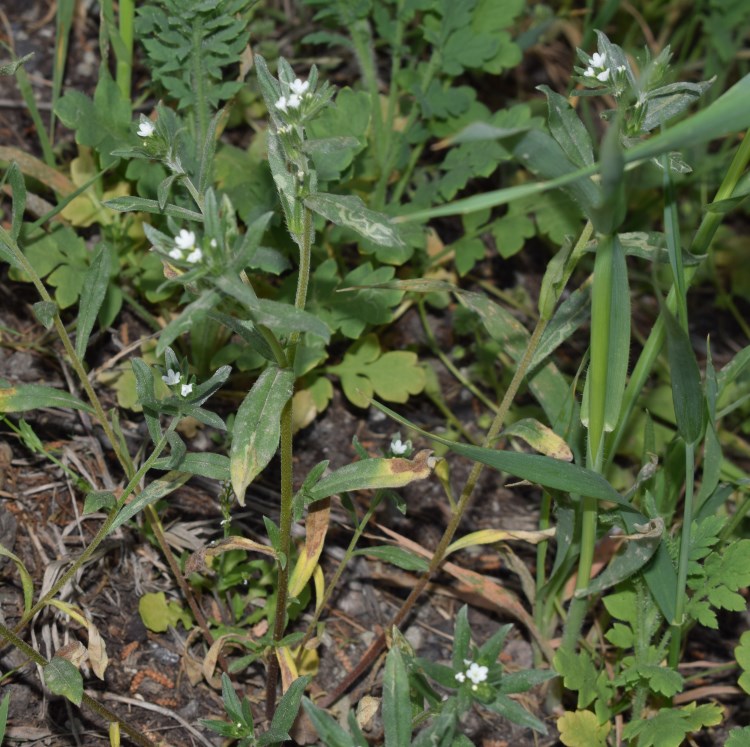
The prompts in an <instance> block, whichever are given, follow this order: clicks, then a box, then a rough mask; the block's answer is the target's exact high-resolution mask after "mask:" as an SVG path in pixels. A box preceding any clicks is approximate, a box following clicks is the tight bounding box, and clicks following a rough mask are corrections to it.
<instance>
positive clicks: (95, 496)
mask: <svg viewBox="0 0 750 747" xmlns="http://www.w3.org/2000/svg"><path fill="white" fill-rule="evenodd" d="M116 504H117V498H115V496H114V493H110V491H109V490H92V491H91V492H90V493H88V494H87V495H86V500H85V501H84V502H83V513H84V515H86V514H93V513H94V511H98V510H99V509H100V508H104V509H106V510H107V511H109V510H110V509H113V508H114V507H115V505H116Z"/></svg>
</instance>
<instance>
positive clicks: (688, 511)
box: [669, 444, 695, 669]
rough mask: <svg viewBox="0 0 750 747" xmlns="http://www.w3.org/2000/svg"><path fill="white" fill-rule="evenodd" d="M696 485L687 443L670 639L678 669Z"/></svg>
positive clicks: (692, 455) (671, 658) (690, 446)
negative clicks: (683, 499) (683, 497)
mask: <svg viewBox="0 0 750 747" xmlns="http://www.w3.org/2000/svg"><path fill="white" fill-rule="evenodd" d="M694 485H695V444H685V503H684V508H683V511H682V535H681V537H680V556H679V560H678V564H677V588H676V590H675V592H676V600H675V614H674V620H673V621H672V637H671V638H670V641H669V665H670V666H671V667H672V668H673V669H676V668H677V665H678V664H679V662H680V648H681V647H682V635H681V633H682V624H683V619H682V618H683V615H684V613H685V601H686V599H687V595H686V588H687V577H688V563H689V561H690V531H691V529H692V524H693V508H694V506H693V493H694Z"/></svg>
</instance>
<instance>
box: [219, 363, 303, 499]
mask: <svg viewBox="0 0 750 747" xmlns="http://www.w3.org/2000/svg"><path fill="white" fill-rule="evenodd" d="M293 390H294V373H293V372H292V371H291V370H289V369H287V368H267V369H266V370H265V371H264V372H263V373H262V374H261V375H260V377H259V378H258V380H257V381H256V382H255V384H253V387H252V389H251V390H250V391H249V392H248V393H247V396H246V397H245V399H244V401H243V402H242V404H241V405H240V409H239V410H238V411H237V417H236V418H235V421H234V429H233V431H232V447H231V449H230V452H229V458H230V468H229V470H230V474H231V478H232V488H233V489H234V492H235V494H236V495H237V500H238V501H239V503H240V505H241V506H244V505H245V491H246V490H247V486H248V485H249V484H250V483H251V482H252V481H253V480H254V479H255V478H256V477H257V476H258V474H260V472H261V471H262V470H263V469H264V468H265V467H266V465H267V464H268V463H269V462H270V461H271V458H272V457H273V455H274V454H275V453H276V449H278V447H279V439H280V437H281V411H282V410H283V409H284V405H286V403H287V402H288V401H289V399H290V398H291V396H292V392H293Z"/></svg>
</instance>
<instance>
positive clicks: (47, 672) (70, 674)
mask: <svg viewBox="0 0 750 747" xmlns="http://www.w3.org/2000/svg"><path fill="white" fill-rule="evenodd" d="M44 684H45V685H47V687H48V688H49V690H50V691H51V692H53V693H54V694H55V695H63V696H65V697H66V698H67V699H68V700H69V701H71V703H75V704H76V705H81V700H82V699H83V677H82V675H81V673H80V672H79V671H78V670H77V669H76V667H75V666H74V665H73V664H72V663H71V662H69V661H68V660H67V659H63V658H62V657H61V656H53V657H52V661H50V663H49V664H47V666H46V667H44Z"/></svg>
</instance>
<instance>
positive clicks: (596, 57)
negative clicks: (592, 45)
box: [589, 52, 607, 68]
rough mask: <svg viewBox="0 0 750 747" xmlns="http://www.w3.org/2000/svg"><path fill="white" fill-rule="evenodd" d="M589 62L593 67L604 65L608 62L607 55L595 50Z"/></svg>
mask: <svg viewBox="0 0 750 747" xmlns="http://www.w3.org/2000/svg"><path fill="white" fill-rule="evenodd" d="M589 63H590V64H591V66H592V67H600V68H601V67H604V66H605V65H606V64H607V55H606V54H599V52H594V54H592V55H591V59H590V60H589Z"/></svg>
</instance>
